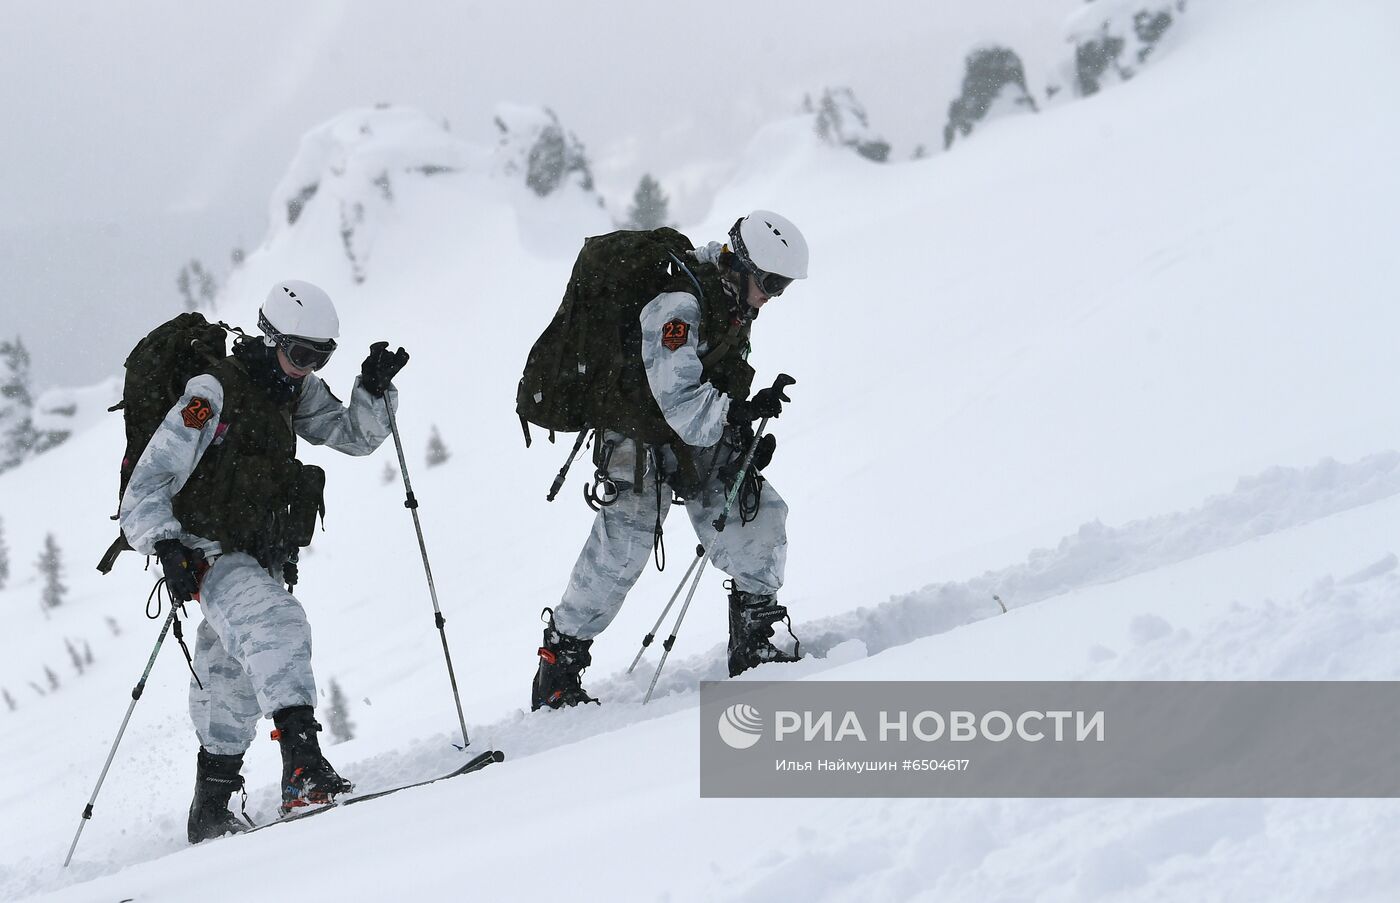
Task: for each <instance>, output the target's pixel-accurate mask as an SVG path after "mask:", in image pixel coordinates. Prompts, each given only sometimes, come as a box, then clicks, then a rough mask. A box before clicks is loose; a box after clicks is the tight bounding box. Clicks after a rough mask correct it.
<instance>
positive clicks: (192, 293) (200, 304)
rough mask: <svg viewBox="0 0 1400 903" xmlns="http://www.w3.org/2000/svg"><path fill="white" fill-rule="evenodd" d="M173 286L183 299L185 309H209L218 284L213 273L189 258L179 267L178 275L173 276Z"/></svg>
mask: <svg viewBox="0 0 1400 903" xmlns="http://www.w3.org/2000/svg"><path fill="white" fill-rule="evenodd" d="M175 288H176V290H177V291H179V292H180V297H181V298H182V299H184V302H185V310H209V309H210V308H211V307H213V304H214V295H215V294H216V293H217V291H218V286H217V285H216V284H215V283H214V274H213V273H210V272H209V271H208V270H206V269H205V268H204V264H202V263H200V262H199V261H198V260H193V259H192V260H191V261H190V262H189V263H187V264H185V265H184V266H182V267H180V275H178V276H176V277H175Z"/></svg>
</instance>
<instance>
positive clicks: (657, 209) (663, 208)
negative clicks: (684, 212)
mask: <svg viewBox="0 0 1400 903" xmlns="http://www.w3.org/2000/svg"><path fill="white" fill-rule="evenodd" d="M670 219H671V211H670V199H669V198H667V197H666V195H665V193H664V192H662V190H661V183H660V182H658V181H656V180H655V179H653V178H652V177H651V173H646V174H645V175H643V176H642V179H641V181H640V182H638V183H637V190H636V191H635V192H633V193H632V206H631V207H630V208H629V209H628V211H627V223H626V226H627V228H628V229H660V228H661V227H662V226H669V225H671V223H670Z"/></svg>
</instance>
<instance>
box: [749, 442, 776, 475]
mask: <svg viewBox="0 0 1400 903" xmlns="http://www.w3.org/2000/svg"><path fill="white" fill-rule="evenodd" d="M777 450H778V437H777V436H775V435H773V434H772V433H764V434H763V438H762V439H760V440H758V446H757V447H756V448H755V449H754V450H753V469H754V470H762V469H763V468H765V467H767V466H768V465H769V464H771V463H773V452H775V451H777Z"/></svg>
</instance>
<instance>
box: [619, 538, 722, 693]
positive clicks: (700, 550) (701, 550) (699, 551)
mask: <svg viewBox="0 0 1400 903" xmlns="http://www.w3.org/2000/svg"><path fill="white" fill-rule="evenodd" d="M704 554H705V547H704V546H702V545H697V546H696V547H695V560H694V561H692V562H691V563H690V567H688V568H686V569H685V576H684V577H682V578H681V582H680V583H678V584H676V591H675V592H674V593H671V601H670V602H667V603H666V607H665V608H663V609H661V614H660V615H658V616H657V618H656V623H655V624H653V625H652V626H651V633H648V634H647V635H646V636H644V637H642V648H640V649H638V650H637V657H636V658H634V659H632V664H631V666H630V667H629V668H628V669H627V673H628V674H631V673H632V671H633V670H634V669H635V668H636V667H637V662H639V661H641V660H642V653H643V652H646V651H647V647H648V646H650V645H651V641H652V640H654V639H656V631H658V630H660V629H661V622H662V621H664V620H666V615H668V614H669V613H670V612H671V606H672V605H675V604H676V600H677V599H679V598H680V595H681V590H683V589H685V582H686V581H687V580H689V579H690V573H691V571H693V570H695V566H696V565H697V564H699V563H700V558H701V556H703V555H704Z"/></svg>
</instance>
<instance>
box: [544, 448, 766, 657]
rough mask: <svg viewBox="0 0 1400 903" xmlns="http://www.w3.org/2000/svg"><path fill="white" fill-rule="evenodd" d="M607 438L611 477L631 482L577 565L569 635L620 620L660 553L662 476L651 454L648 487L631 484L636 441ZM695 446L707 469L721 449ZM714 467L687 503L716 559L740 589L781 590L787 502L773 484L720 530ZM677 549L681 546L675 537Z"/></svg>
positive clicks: (669, 465)
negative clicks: (655, 551)
mask: <svg viewBox="0 0 1400 903" xmlns="http://www.w3.org/2000/svg"><path fill="white" fill-rule="evenodd" d="M604 439H605V441H606V440H612V441H613V442H614V443H616V446H615V449H614V451H613V453H612V457H611V458H610V459H609V462H608V476H609V477H610V478H611V479H613V480H614V481H618V482H621V483H626V484H627V485H626V487H625V488H624V487H619V488H621V492H620V494H619V495H618V499H617V501H616V502H615V503H614V504H612V505H609V506H608V507H605V508H603V509H602V510H601V511H599V512H598V515H597V516H596V517H595V518H594V519H593V531H592V532H591V533H590V534H589V536H588V541H587V542H586V543H584V546H583V551H582V552H580V553H579V556H578V561H577V563H575V564H574V570H573V574H572V575H570V577H569V585H568V588H567V589H565V590H564V597H563V599H562V600H561V601H560V603H559V605H558V606H557V607H556V608H555V609H554V624H555V626H556V627H557V628H558V629H559V630H560V631H561V632H562V633H566V634H569V635H570V636H575V637H579V638H581V639H592V638H593V637H595V636H597V635H598V634H600V633H602V632H603V630H604V629H605V628H606V627H607V626H608V624H610V623H612V619H613V618H614V617H615V616H616V615H617V613H618V611H619V610H620V609H621V608H622V602H623V600H624V599H626V598H627V593H628V591H630V590H631V589H632V586H633V585H634V584H635V583H636V582H637V578H639V577H640V576H641V575H642V571H643V570H645V568H646V566H647V561H648V560H649V559H650V558H651V555H652V537H653V535H654V532H655V528H656V519H657V511H658V500H657V491H656V480H657V474H656V472H655V467H654V462H653V461H652V460H651V456H650V455H648V456H647V458H648V460H647V461H646V462H645V467H644V475H643V478H642V491H641V492H640V493H638V492H635V491H634V490H633V488H632V486H631V484H632V483H633V482H634V481H635V479H636V461H637V450H636V443H634V442H633V441H632V440H630V439H625V438H623V437H622V436H621V435H619V434H616V433H607V434H606V435H605V436H604ZM721 449H722V450H721V454H720V457H719V461H720V463H723V462H724V460H725V455H726V454H727V453H728V446H727V445H726V444H725V443H724V442H721ZM662 452H663V454H662V467H663V469H664V470H666V471H667V472H668V473H669V472H673V471H674V470H675V467H676V460H675V456H674V454H673V453H672V452H671V450H670V449H669V448H665V449H663V450H662ZM695 452H696V461H697V463H698V464H699V465H700V467H701V472H702V473H704V472H705V469H706V466H707V465H709V463H710V462H711V461H712V460H713V459H714V455H715V451H714V449H713V448H711V449H705V450H700V449H696V450H695ZM710 470H711V471H712V472H711V473H710V475H709V477H708V478H707V479H706V480H705V482H704V487H703V489H702V490H701V492H700V493H699V494H698V495H697V497H696V498H693V499H690V500H689V501H687V502H686V503H685V510H686V513H687V514H688V515H690V522H691V524H692V525H693V526H694V527H695V535H696V536H697V537H698V538H699V540H700V542H701V543H702V544H703V545H704V546H705V548H706V549H711V550H712V554H711V558H710V560H711V562H712V563H713V564H714V565H715V567H717V568H719V569H720V570H722V571H724V572H725V573H726V574H728V575H729V576H730V577H732V578H734V584H735V586H736V587H737V588H738V589H741V590H744V591H746V592H751V593H776V592H777V591H778V590H779V589H780V588H781V587H782V585H783V571H784V568H785V567H786V564H787V527H786V524H787V512H788V509H787V504H786V503H784V502H783V500H782V497H781V496H779V495H778V493H777V491H776V490H775V489H774V488H773V484H772V483H768V482H765V483H764V486H763V493H762V495H761V498H760V504H759V508H758V513H757V515H756V516H755V517H754V519H753V520H751V521H749V522H748V523H746V524H745V523H742V522H741V519H740V517H739V511H738V504H737V503H736V504H735V506H734V508H733V509H731V510H730V512H729V519H728V521H727V522H726V524H725V528H724V532H723V533H717V532H715V528H714V520H715V518H717V517H719V514H720V512H721V511H723V510H724V497H725V487H724V482H723V481H722V480H721V479H720V478H719V476H718V475H717V474H716V473H714V472H713V471H715V470H717V468H710ZM659 506H660V517H661V519H662V520H663V521H664V520H665V519H666V515H667V512H669V510H670V508H671V490H670V488H669V487H667V486H665V485H664V484H663V485H662V487H661V499H660V502H659ZM672 547H673V548H677V547H681V546H677V545H676V544H674V543H673V545H672ZM686 557H687V559H688V558H689V556H688V555H687V556H686Z"/></svg>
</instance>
